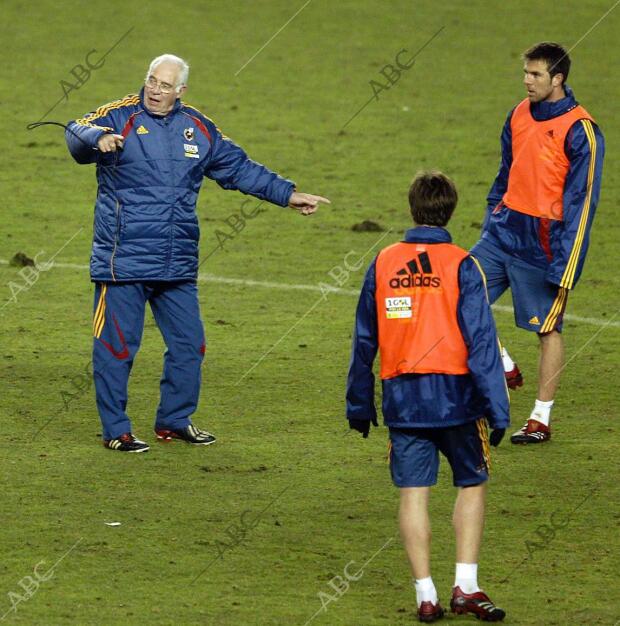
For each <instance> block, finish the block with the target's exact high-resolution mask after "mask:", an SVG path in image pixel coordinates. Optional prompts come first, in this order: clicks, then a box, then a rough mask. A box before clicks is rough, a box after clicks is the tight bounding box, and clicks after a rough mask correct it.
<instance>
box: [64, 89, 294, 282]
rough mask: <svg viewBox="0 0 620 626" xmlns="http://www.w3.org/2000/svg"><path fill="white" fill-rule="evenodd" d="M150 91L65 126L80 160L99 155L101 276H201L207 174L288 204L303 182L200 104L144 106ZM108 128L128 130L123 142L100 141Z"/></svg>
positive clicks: (97, 258)
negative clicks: (253, 152) (269, 162)
mask: <svg viewBox="0 0 620 626" xmlns="http://www.w3.org/2000/svg"><path fill="white" fill-rule="evenodd" d="M143 93H144V89H143V90H142V91H141V92H140V94H139V95H132V96H127V97H125V98H123V99H121V100H117V101H115V102H111V103H109V104H105V105H103V106H101V107H99V108H98V109H97V110H96V111H94V112H92V113H89V114H88V115H86V116H85V117H83V118H81V119H78V120H75V121H72V122H69V125H68V126H69V129H70V132H69V131H67V132H66V135H65V136H66V141H67V145H68V147H69V150H70V152H71V154H72V155H73V157H74V159H75V160H76V161H77V162H78V163H96V164H97V181H98V185H99V187H98V190H97V200H96V203H95V219H94V233H93V250H92V256H91V266H90V269H91V279H92V280H93V281H97V282H99V281H101V282H109V281H116V282H131V281H178V280H194V279H195V278H196V275H197V272H198V239H199V236H200V233H199V226H198V218H197V216H196V200H197V198H198V192H199V190H200V186H201V185H202V181H203V178H204V177H205V176H207V177H208V178H212V179H213V180H215V181H216V182H217V183H218V184H219V185H220V186H221V187H223V188H224V189H237V190H239V191H242V192H243V193H246V194H251V195H253V196H256V197H257V198H261V199H264V200H268V201H269V202H273V203H274V204H278V205H280V206H286V205H287V204H288V200H289V198H290V195H291V193H292V192H293V190H294V183H293V182H291V181H289V180H285V179H283V178H281V177H280V176H278V175H277V174H274V173H273V172H271V171H270V170H268V169H267V168H266V167H264V166H263V165H261V164H260V163H256V162H254V161H252V160H250V159H249V158H248V156H247V155H246V153H245V152H244V151H243V150H242V149H241V148H240V147H239V146H237V145H236V144H235V143H233V142H232V141H231V140H230V139H228V138H227V137H225V136H224V135H223V134H222V133H221V131H220V129H219V128H218V127H217V126H216V125H215V124H214V123H213V121H212V120H210V119H209V118H208V117H206V116H204V115H203V114H202V113H200V111H198V110H196V109H195V108H193V107H191V106H189V105H188V104H185V103H183V102H181V101H180V100H177V101H176V103H175V106H174V108H173V109H172V111H171V112H170V113H168V114H167V115H166V116H157V115H154V114H152V113H150V112H149V111H148V109H147V108H146V107H145V106H144V100H143ZM106 132H110V133H117V134H122V135H124V136H125V144H124V147H123V150H122V151H119V152H116V153H106V154H103V153H100V152H99V151H97V150H96V146H97V141H98V140H99V138H100V137H101V135H102V134H103V133H106ZM76 135H77V136H76Z"/></svg>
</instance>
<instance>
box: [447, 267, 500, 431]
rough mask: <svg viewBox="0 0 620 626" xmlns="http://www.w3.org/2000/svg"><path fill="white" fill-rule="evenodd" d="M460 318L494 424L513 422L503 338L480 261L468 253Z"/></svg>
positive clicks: (461, 270) (471, 363)
mask: <svg viewBox="0 0 620 626" xmlns="http://www.w3.org/2000/svg"><path fill="white" fill-rule="evenodd" d="M458 278H459V291H460V294H459V300H458V306H457V319H458V324H459V328H460V329H461V334H462V335H463V340H464V341H465V345H466V346H467V352H468V356H467V366H468V368H469V373H470V376H471V377H472V379H473V381H474V384H475V385H476V388H477V389H478V392H479V393H480V395H481V396H482V397H483V398H484V399H485V401H486V402H485V403H486V413H485V417H486V418H487V419H488V421H489V425H490V426H491V428H506V427H508V426H509V425H510V408H509V405H510V402H509V398H508V389H507V387H506V378H505V375H504V367H503V365H502V359H501V355H500V347H499V339H498V337H497V330H496V328H495V321H494V319H493V314H492V312H491V306H490V304H489V299H488V295H487V289H486V279H485V276H484V272H483V271H482V268H481V267H480V265H479V263H478V262H477V261H476V259H474V257H472V256H468V257H466V258H465V259H463V261H462V262H461V265H460V267H459V275H458Z"/></svg>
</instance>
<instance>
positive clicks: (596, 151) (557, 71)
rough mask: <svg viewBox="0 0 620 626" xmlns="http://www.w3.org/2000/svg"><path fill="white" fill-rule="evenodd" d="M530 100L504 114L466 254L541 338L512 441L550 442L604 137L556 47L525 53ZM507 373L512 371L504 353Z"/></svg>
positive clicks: (492, 295) (494, 292)
mask: <svg viewBox="0 0 620 626" xmlns="http://www.w3.org/2000/svg"><path fill="white" fill-rule="evenodd" d="M523 59H524V68H523V70H524V73H525V76H524V81H523V82H524V84H525V87H526V89H527V98H525V99H524V100H522V101H521V102H520V103H519V104H518V105H517V106H516V107H515V108H514V109H513V110H512V111H511V112H510V113H509V115H508V119H507V120H506V123H505V124H504V128H503V131H502V136H501V143H502V160H501V164H500V168H499V172H498V174H497V177H496V178H495V182H494V183H493V186H492V187H491V191H490V193H489V195H488V198H487V213H486V218H485V221H484V225H483V227H482V236H481V239H480V241H478V243H477V244H476V245H475V246H474V247H473V249H472V250H471V253H472V254H473V255H474V256H475V257H476V258H477V259H478V261H479V262H480V264H481V265H482V268H483V270H484V272H485V274H486V278H487V286H488V290H489V299H490V300H491V302H495V300H497V299H498V298H499V297H500V296H501V294H502V293H504V291H506V289H507V288H508V287H510V289H511V291H512V300H513V304H514V310H515V322H516V325H517V326H518V327H519V328H524V329H525V330H529V331H532V332H535V333H537V335H538V338H539V341H540V357H539V370H538V396H537V399H536V402H535V404H534V408H533V409H532V412H531V414H530V416H529V418H528V419H527V421H526V422H525V425H524V426H523V427H522V428H521V429H519V430H518V431H517V432H516V433H514V434H513V435H512V437H511V438H510V440H511V441H512V443H522V444H529V443H541V442H544V441H548V440H549V439H550V438H551V427H550V412H551V407H552V406H553V402H554V398H555V394H556V391H557V388H558V384H559V380H560V372H561V370H562V367H563V362H564V342H563V339H562V335H561V331H562V317H563V314H564V310H565V308H566V301H567V298H568V292H569V291H570V290H571V289H574V287H575V285H576V284H577V281H578V280H579V276H580V275H581V271H582V269H583V264H584V261H585V258H586V253H587V250H588V243H589V237H590V228H591V226H592V221H593V219H594V212H595V209H596V205H597V203H598V198H599V192H600V187H601V174H602V168H603V156H604V140H603V135H602V133H601V131H600V130H599V128H598V126H597V125H596V123H595V122H594V120H593V118H592V117H591V116H590V114H589V113H588V112H587V111H586V110H585V109H584V108H583V107H582V106H580V105H579V104H578V103H577V101H576V100H575V97H574V95H573V92H572V90H571V89H570V87H568V85H567V84H566V79H567V78H568V73H569V70H570V65H571V61H570V58H569V56H568V52H567V51H566V50H565V49H564V48H563V47H562V46H561V45H559V44H557V43H550V42H543V43H538V44H536V45H534V46H532V47H531V48H529V49H528V50H526V52H525V53H524V54H523ZM504 356H505V362H504V367H505V368H506V369H507V370H509V369H510V368H511V367H512V363H511V359H510V357H509V355H507V353H505V355H504Z"/></svg>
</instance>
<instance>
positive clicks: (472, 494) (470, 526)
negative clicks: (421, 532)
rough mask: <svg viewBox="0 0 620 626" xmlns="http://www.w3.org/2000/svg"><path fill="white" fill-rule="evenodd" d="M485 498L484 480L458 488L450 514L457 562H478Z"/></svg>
mask: <svg viewBox="0 0 620 626" xmlns="http://www.w3.org/2000/svg"><path fill="white" fill-rule="evenodd" d="M485 499H486V482H484V483H481V484H480V485H475V486H473V487H460V488H459V494H458V496H457V498H456V502H455V504H454V514H453V516H452V523H453V525H454V533H455V535H456V562H457V563H478V554H479V552H480V543H481V542H482V531H483V529H484V504H485Z"/></svg>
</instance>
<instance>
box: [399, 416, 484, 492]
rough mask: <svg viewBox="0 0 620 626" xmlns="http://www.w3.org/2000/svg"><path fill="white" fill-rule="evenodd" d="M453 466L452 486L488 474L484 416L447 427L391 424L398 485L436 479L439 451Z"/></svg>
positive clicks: (472, 482) (422, 484)
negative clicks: (415, 426)
mask: <svg viewBox="0 0 620 626" xmlns="http://www.w3.org/2000/svg"><path fill="white" fill-rule="evenodd" d="M440 452H441V453H442V454H443V455H444V456H445V457H446V458H447V459H448V463H450V467H451V468H452V478H453V483H454V486H455V487H471V486H472V485H479V484H480V483H483V482H484V481H485V480H487V479H488V478H489V469H490V454H489V437H488V428H487V423H486V420H485V419H479V420H476V421H473V422H467V423H466V424H459V425H458V426H448V427H446V428H390V440H389V458H390V472H391V474H392V481H393V483H394V484H395V485H396V486H397V487H430V486H431V485H434V484H435V483H436V482H437V472H438V471H439V453H440Z"/></svg>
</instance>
